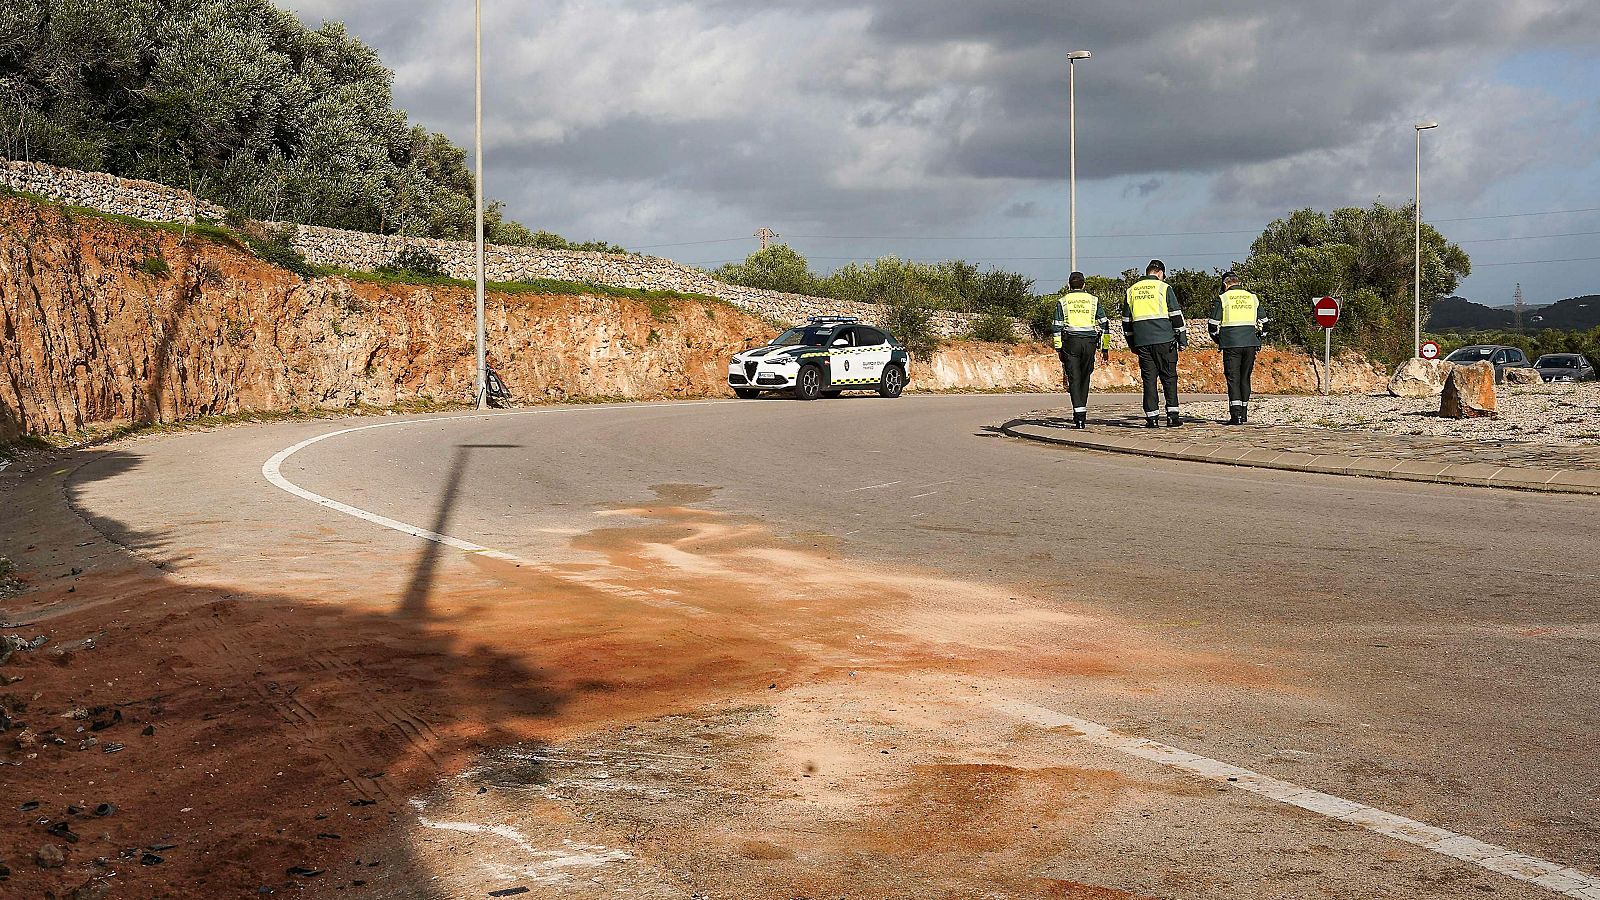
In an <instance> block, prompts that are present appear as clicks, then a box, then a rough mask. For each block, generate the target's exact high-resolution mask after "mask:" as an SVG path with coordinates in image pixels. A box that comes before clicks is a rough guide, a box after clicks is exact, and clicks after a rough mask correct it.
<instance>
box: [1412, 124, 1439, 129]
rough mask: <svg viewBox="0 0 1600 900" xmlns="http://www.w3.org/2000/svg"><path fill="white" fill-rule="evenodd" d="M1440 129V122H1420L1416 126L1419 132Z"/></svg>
mask: <svg viewBox="0 0 1600 900" xmlns="http://www.w3.org/2000/svg"><path fill="white" fill-rule="evenodd" d="M1438 127H1439V123H1438V122H1418V123H1417V125H1416V128H1417V130H1418V131H1426V130H1428V129H1429V128H1438Z"/></svg>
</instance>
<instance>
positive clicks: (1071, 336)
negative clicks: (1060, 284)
mask: <svg viewBox="0 0 1600 900" xmlns="http://www.w3.org/2000/svg"><path fill="white" fill-rule="evenodd" d="M1083 281H1084V279H1083V273H1082V272H1073V273H1072V277H1070V278H1068V279H1067V293H1065V294H1062V295H1061V298H1060V299H1059V300H1057V301H1056V315H1055V321H1054V322H1053V323H1052V324H1051V326H1050V334H1051V335H1052V337H1053V343H1054V344H1055V348H1056V355H1057V356H1060V357H1061V372H1062V374H1063V375H1064V376H1066V382H1067V392H1068V393H1070V394H1071V395H1072V427H1073V428H1086V427H1088V422H1089V379H1090V377H1091V376H1093V375H1094V351H1095V350H1096V349H1099V350H1101V352H1105V351H1107V350H1110V349H1111V324H1110V322H1111V320H1110V319H1108V318H1107V317H1106V309H1105V306H1104V304H1102V303H1101V302H1100V298H1099V297H1096V296H1095V295H1093V294H1091V293H1088V292H1087V291H1085V290H1084V289H1083Z"/></svg>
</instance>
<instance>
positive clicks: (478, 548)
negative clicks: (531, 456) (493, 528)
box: [261, 400, 743, 563]
mask: <svg viewBox="0 0 1600 900" xmlns="http://www.w3.org/2000/svg"><path fill="white" fill-rule="evenodd" d="M739 402H743V401H739V400H677V401H671V402H666V403H631V404H627V408H629V409H641V408H642V409H661V408H663V407H679V406H709V405H714V404H719V403H739ZM618 408H621V407H617V406H575V407H570V408H544V409H525V410H516V411H512V412H503V413H491V414H482V413H475V414H469V415H459V416H440V417H437V418H431V419H406V420H404V421H401V422H379V423H377V424H375V425H361V426H357V427H355V428H343V429H340V430H338V431H330V432H328V433H327V434H319V435H317V436H316V437H313V438H307V439H306V440H303V441H301V442H300V443H298V444H295V445H294V446H292V447H285V448H284V449H282V450H279V451H278V452H277V453H275V454H273V456H272V458H271V459H268V460H267V461H266V462H264V463H262V464H261V475H262V477H264V478H266V479H267V481H269V482H271V483H272V485H273V486H274V487H277V488H279V489H280V490H283V491H287V492H288V493H291V494H293V495H295V496H296V497H299V498H300V499H302V500H309V501H311V502H312V503H315V504H317V505H318V506H321V507H324V508H326V509H331V510H333V511H335V512H340V513H344V514H345V515H347V516H352V517H354V518H357V519H361V520H362V521H364V522H371V523H372V524H374V525H381V526H383V527H384V528H388V529H391V530H393V531H398V532H400V533H401V534H409V535H411V536H412V537H418V538H422V539H423V540H425V541H433V542H434V543H436V544H443V545H445V546H446V547H454V548H455V549H457V550H461V551H463V552H466V553H479V554H482V555H484V556H487V557H490V558H492V559H499V560H504V561H506V562H512V563H521V562H524V561H525V560H523V559H522V558H521V557H518V556H514V555H512V554H510V553H506V552H505V551H502V550H496V549H494V548H492V547H485V546H483V545H482V544H475V543H473V542H472V541H464V540H462V539H461V538H457V537H451V536H450V535H448V534H439V533H438V532H434V531H429V530H428V529H426V528H419V527H417V526H416V525H412V524H411V523H409V522H402V521H400V520H399V519H391V518H389V517H388V516H381V515H378V514H377V513H374V512H368V511H367V510H364V509H361V508H360V507H357V506H351V505H350V504H348V503H341V502H340V501H338V500H334V499H333V498H331V497H324V496H322V495H321V494H318V493H316V492H315V491H308V490H306V489H305V488H303V487H301V486H300V485H298V484H295V483H294V482H292V481H290V480H289V479H288V478H285V477H284V475H283V464H284V463H285V462H287V461H288V460H289V457H291V456H294V455H295V454H296V453H299V452H300V451H301V450H304V449H306V448H307V447H310V446H312V445H313V444H320V443H322V442H323V441H326V440H330V439H332V438H336V437H339V436H341V435H346V434H354V433H356V432H358V431H371V430H373V429H375V428H392V427H394V426H398V425H422V424H428V423H431V422H450V421H455V420H458V419H501V418H509V417H512V416H528V415H538V414H541V413H543V414H555V413H582V412H602V411H608V410H614V409H618Z"/></svg>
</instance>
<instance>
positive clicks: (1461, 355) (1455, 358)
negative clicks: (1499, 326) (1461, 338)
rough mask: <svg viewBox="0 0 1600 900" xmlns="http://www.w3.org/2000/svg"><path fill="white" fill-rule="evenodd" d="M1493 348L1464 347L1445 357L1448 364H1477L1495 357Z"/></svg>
mask: <svg viewBox="0 0 1600 900" xmlns="http://www.w3.org/2000/svg"><path fill="white" fill-rule="evenodd" d="M1494 349H1495V348H1493V347H1462V348H1461V349H1460V350H1457V351H1456V352H1454V353H1452V354H1450V355H1449V356H1447V357H1445V361H1446V362H1477V361H1478V360H1482V359H1488V358H1489V357H1491V356H1493V355H1494Z"/></svg>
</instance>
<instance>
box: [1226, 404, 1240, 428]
mask: <svg viewBox="0 0 1600 900" xmlns="http://www.w3.org/2000/svg"><path fill="white" fill-rule="evenodd" d="M1228 424H1229V425H1237V424H1239V407H1237V406H1230V407H1229V408H1228Z"/></svg>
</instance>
